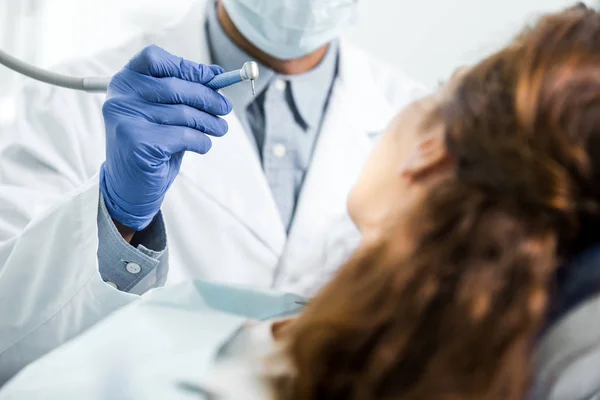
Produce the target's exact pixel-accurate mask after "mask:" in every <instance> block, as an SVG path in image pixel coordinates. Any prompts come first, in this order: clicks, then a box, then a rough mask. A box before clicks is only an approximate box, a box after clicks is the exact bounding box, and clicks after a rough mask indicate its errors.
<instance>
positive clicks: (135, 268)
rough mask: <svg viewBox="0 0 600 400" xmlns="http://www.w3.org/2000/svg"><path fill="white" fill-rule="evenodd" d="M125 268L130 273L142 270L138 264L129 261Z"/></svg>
mask: <svg viewBox="0 0 600 400" xmlns="http://www.w3.org/2000/svg"><path fill="white" fill-rule="evenodd" d="M125 269H127V272H129V273H130V274H138V273H139V272H140V271H141V270H142V267H140V265H139V264H136V263H134V262H130V263H127V265H126V266H125Z"/></svg>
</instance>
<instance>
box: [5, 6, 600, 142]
mask: <svg viewBox="0 0 600 400" xmlns="http://www.w3.org/2000/svg"><path fill="white" fill-rule="evenodd" d="M194 1H195V0H169V1H167V2H165V1H158V0H102V1H99V0H88V1H81V0H0V48H2V49H3V50H5V51H8V52H9V53H11V54H13V55H15V56H18V57H20V58H22V59H24V60H26V61H29V62H32V63H35V64H36V65H39V66H44V67H51V66H52V65H54V64H57V63H61V62H66V61H68V60H69V59H71V58H78V57H86V56H89V55H92V54H94V53H96V52H98V51H100V50H102V49H104V48H107V47H111V46H115V45H117V44H119V43H121V42H124V41H126V40H127V39H129V38H131V37H133V36H135V35H137V34H139V33H140V32H142V31H144V30H148V29H157V28H159V27H161V26H168V25H171V24H173V23H176V22H177V21H178V20H179V19H180V18H182V17H183V15H185V13H186V11H188V9H189V8H190V6H191V5H192V4H193V3H194ZM273 1H277V0H273ZM585 3H586V4H588V5H591V6H597V5H598V4H597V3H598V1H596V0H590V1H586V2H585ZM573 4H574V2H573V1H567V0H502V1H490V0H487V1H486V0H428V1H423V0H421V1H408V0H361V1H359V8H360V11H359V19H358V21H357V23H356V25H355V26H353V27H352V29H351V30H350V32H349V35H350V37H351V38H352V40H354V41H355V42H356V43H357V44H359V45H360V46H362V47H363V48H365V49H367V50H368V51H369V52H370V53H371V54H373V55H374V56H378V57H380V58H382V59H384V60H386V61H388V62H390V63H392V64H393V65H395V66H396V67H398V68H401V69H402V70H404V71H405V72H406V73H408V74H409V75H411V76H412V77H414V78H415V79H417V80H419V81H421V82H423V83H424V84H426V85H428V86H434V85H435V84H437V82H438V81H441V80H444V79H445V78H446V77H447V76H448V75H449V74H450V73H451V72H452V71H453V70H454V69H455V68H456V67H457V66H460V65H464V64H469V63H471V62H473V61H475V60H477V59H479V58H480V57H482V56H484V55H486V54H488V53H490V52H491V51H493V50H495V49H496V48H498V47H499V46H501V45H503V44H505V43H506V42H507V41H509V40H510V38H511V37H512V36H514V34H515V33H516V32H518V31H519V30H520V28H521V27H522V26H523V25H524V23H526V22H529V21H534V20H535V18H536V16H538V15H539V14H540V13H543V12H547V11H553V10H558V9H561V8H564V7H567V6H569V5H573ZM24 79H25V78H21V77H19V76H17V75H16V74H14V73H12V72H11V71H8V70H7V69H5V68H4V67H2V66H0V136H1V135H2V130H1V127H2V125H5V124H6V123H7V122H8V121H10V120H11V118H12V115H13V113H14V104H13V103H12V96H13V94H14V93H15V92H16V91H17V90H18V88H19V86H20V85H21V84H22V82H23V81H24Z"/></svg>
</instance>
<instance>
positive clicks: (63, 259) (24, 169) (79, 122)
mask: <svg viewBox="0 0 600 400" xmlns="http://www.w3.org/2000/svg"><path fill="white" fill-rule="evenodd" d="M200 3H201V4H199V6H198V7H197V8H194V9H193V10H192V12H191V13H190V14H189V16H188V17H186V19H184V20H183V21H181V22H180V23H178V24H177V25H175V26H173V27H171V28H169V29H168V30H166V31H165V32H162V33H160V34H157V35H147V36H144V37H141V38H139V39H138V40H135V41H133V42H131V43H128V44H127V45H125V46H123V47H121V48H119V49H115V50H112V51H110V52H106V53H103V54H101V55H99V56H98V57H97V58H95V59H93V60H91V61H88V62H85V63H79V64H77V63H74V64H72V66H71V67H69V68H63V70H64V71H66V72H69V73H73V74H76V75H88V76H89V75H100V76H103V75H104V76H106V75H110V74H113V73H115V72H116V71H118V70H119V69H120V68H122V66H123V65H124V64H125V63H126V62H127V60H128V59H129V58H130V57H131V56H132V55H133V54H135V53H136V52H137V51H139V50H140V49H142V48H143V47H144V46H146V45H148V44H150V43H154V44H157V45H159V46H161V47H163V48H165V49H166V50H168V51H170V52H172V53H174V54H177V55H179V56H182V57H185V58H187V59H191V60H196V61H198V62H205V63H207V62H210V58H209V54H208V51H207V44H206V37H205V29H204V16H203V13H204V9H205V4H202V3H204V1H201V2H200ZM107 29H109V27H108V26H107ZM423 93H424V91H423V90H422V89H421V87H420V86H418V85H417V84H415V83H413V82H412V81H411V80H409V79H408V78H406V77H405V76H403V75H402V74H401V73H398V72H396V71H392V70H390V69H387V68H386V67H384V66H382V65H379V64H378V63H376V62H375V61H374V60H372V58H371V57H370V56H368V55H367V54H365V53H364V52H362V51H360V50H358V49H356V48H354V47H353V46H351V45H350V44H348V43H347V42H345V41H342V43H341V45H340V67H339V77H338V79H337V81H336V83H335V85H334V87H333V91H332V94H331V101H330V104H329V109H328V111H327V114H326V116H325V120H324V124H323V127H322V131H321V134H320V138H319V141H318V143H317V145H316V149H315V152H314V157H313V160H312V164H311V167H310V170H309V171H308V174H307V177H306V180H305V182H304V188H303V191H302V193H301V196H300V198H299V202H298V205H297V209H296V214H295V219H294V222H293V225H292V227H291V230H290V232H289V235H287V236H286V232H285V229H284V227H283V224H282V222H281V220H280V217H279V213H278V211H277V207H276V204H275V202H274V200H273V197H272V194H271V192H270V188H269V186H268V184H267V181H266V179H265V176H264V174H263V172H262V169H261V164H260V160H259V158H258V156H257V152H256V151H255V149H254V148H253V146H252V144H251V141H250V140H249V139H248V135H247V133H246V132H244V130H243V128H242V125H241V123H240V121H239V120H238V119H237V118H236V116H235V115H231V116H229V117H228V118H227V121H228V123H229V133H228V134H227V135H225V136H224V137H223V138H215V139H214V140H213V147H212V149H211V151H210V152H209V153H208V154H207V155H204V156H201V155H197V154H192V153H190V154H186V156H185V158H184V161H183V165H182V167H181V172H180V175H179V176H178V177H177V179H176V181H175V183H174V184H173V186H172V187H171V189H170V190H169V192H168V194H167V196H166V199H165V202H164V204H163V207H162V211H163V215H164V220H165V224H166V230H167V236H168V246H169V253H170V262H169V264H170V270H169V279H168V283H176V282H180V281H184V280H187V279H190V278H197V279H204V280H208V281H216V282H228V283H233V284H236V283H237V284H246V285H254V286H257V287H264V288H268V287H276V288H278V289H281V290H284V291H290V292H295V293H301V294H310V293H312V292H313V291H314V290H315V289H316V288H317V287H319V286H320V285H322V284H323V283H324V282H325V281H326V280H327V279H328V278H329V277H330V275H331V274H332V273H333V272H334V271H335V269H336V268H337V267H338V266H339V264H340V262H341V261H342V260H343V259H344V258H345V257H346V256H347V254H348V253H349V252H350V251H351V250H352V248H353V247H354V245H355V243H356V242H357V238H358V233H357V232H356V230H355V228H354V226H353V225H352V224H351V223H350V221H349V219H348V217H347V212H346V197H347V194H348V192H349V190H350V188H351V186H352V185H353V182H354V181H355V179H356V178H357V176H358V174H359V171H360V169H361V166H362V165H363V162H364V161H365V159H366V158H367V156H368V154H369V151H370V149H371V148H372V146H373V143H374V141H375V137H376V135H377V134H378V133H379V132H381V131H382V130H383V129H384V128H385V126H386V125H387V123H388V122H389V121H390V119H391V118H392V117H393V116H394V115H395V114H396V113H397V112H398V110H400V109H401V108H402V107H403V106H405V105H407V104H408V103H410V102H411V101H412V100H413V99H415V98H417V97H419V96H421V95H422V94H423ZM103 98H104V96H103V95H101V94H94V95H91V94H87V93H79V92H73V91H69V90H66V89H60V88H54V87H50V86H47V85H43V84H33V85H30V86H29V87H28V88H26V90H25V91H24V93H23V95H22V96H21V97H20V99H19V103H18V110H19V112H20V115H19V116H18V119H17V121H18V122H17V125H16V126H15V127H14V130H12V131H11V132H7V134H9V135H11V137H10V138H9V140H8V142H9V144H8V146H7V147H5V148H4V149H3V150H2V151H1V152H0V316H1V319H0V384H1V382H2V380H3V377H4V378H6V377H8V376H10V375H11V374H13V373H14V372H15V371H17V370H18V369H19V368H21V367H22V366H23V365H25V364H26V363H27V362H30V361H31V360H33V359H35V358H37V357H39V356H40V355H42V354H44V353H45V352H47V351H49V350H51V349H52V348H54V347H56V346H57V345H59V344H61V343H63V342H64V341H65V340H67V339H68V338H70V337H72V336H74V335H76V334H78V333H79V332H81V331H82V330H83V329H85V328H86V327H88V326H90V325H92V324H93V323H95V322H96V321H97V320H99V319H101V318H103V317H104V316H105V315H107V314H108V313H110V312H111V311H113V310H114V309H116V308H118V307H119V306H121V305H123V304H126V303H128V302H129V301H130V300H131V298H134V296H132V295H129V294H126V293H119V292H117V291H116V290H114V289H112V288H111V287H108V286H107V285H106V284H105V283H103V282H102V280H101V279H100V278H99V276H98V272H97V260H96V250H97V226H96V212H97V206H98V190H97V183H96V182H95V180H96V179H95V178H94V175H95V174H96V173H97V171H98V168H99V166H100V164H101V163H102V161H103V159H104V127H103V120H102V115H101V104H102V101H103ZM90 179H91V181H89V180H90ZM86 182H88V183H86ZM82 185H87V186H85V188H84V189H83V190H82V189H81V187H82ZM68 193H75V194H72V196H74V197H70V198H69V199H67V200H65V197H66V196H67V194H68ZM57 204H58V205H57ZM49 207H50V209H51V210H52V211H50V214H47V210H48V208H49ZM51 207H55V208H53V209H52V208H51ZM32 220H33V221H34V222H33V224H31V225H29V226H28V228H27V229H25V231H24V232H23V229H24V227H25V226H26V225H27V224H28V223H29V222H30V221H32Z"/></svg>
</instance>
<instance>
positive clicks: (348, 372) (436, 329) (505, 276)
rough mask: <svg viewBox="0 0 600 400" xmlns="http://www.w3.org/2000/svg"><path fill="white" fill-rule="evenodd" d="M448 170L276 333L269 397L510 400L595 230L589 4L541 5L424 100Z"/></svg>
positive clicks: (596, 86) (597, 150) (597, 108)
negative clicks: (563, 276) (406, 217)
mask: <svg viewBox="0 0 600 400" xmlns="http://www.w3.org/2000/svg"><path fill="white" fill-rule="evenodd" d="M436 115H439V118H442V121H443V123H444V126H445V129H446V135H445V138H446V147H447V151H448V152H449V154H450V155H451V156H452V157H453V158H454V160H455V163H456V166H455V172H454V173H453V174H452V176H450V177H448V178H447V179H443V180H442V181H441V182H439V184H436V185H435V187H434V188H433V189H432V190H431V193H430V194H429V196H427V198H426V200H425V201H424V202H423V203H422V204H419V207H418V209H416V210H415V213H414V220H415V223H414V224H413V228H414V229H413V231H414V235H415V238H417V247H416V249H414V251H413V252H412V253H411V255H410V256H409V257H408V258H402V259H398V257H392V256H390V254H394V253H393V251H390V249H393V247H394V246H395V243H397V241H398V240H402V238H398V237H387V238H385V239H384V240H383V241H382V242H381V243H379V244H378V245H377V246H374V247H372V248H369V249H363V250H362V251H360V252H358V253H356V254H355V255H354V256H353V258H352V259H351V260H350V261H349V262H348V263H347V264H346V265H345V266H343V268H342V269H341V270H340V272H339V274H338V275H337V276H336V278H335V279H334V281H333V282H332V283H331V284H330V285H328V286H327V287H326V288H325V289H324V290H323V291H322V292H321V293H320V294H319V296H317V297H316V298H315V299H314V300H313V301H312V302H311V304H310V305H309V306H308V307H307V309H306V311H305V312H304V313H303V314H302V315H301V316H300V317H299V318H298V320H296V321H295V322H293V324H292V325H291V326H290V328H289V332H287V341H286V343H287V344H286V347H285V354H286V357H287V358H288V359H289V361H290V363H291V365H293V373H292V374H291V375H289V376H285V377H279V378H276V379H274V386H275V388H276V392H277V393H278V395H277V397H278V398H281V399H289V400H310V399H350V400H352V399H356V400H369V399H406V400H409V399H410V400H417V399H418V400H438V399H444V400H455V399H457V400H458V399H461V400H464V399H478V400H492V399H493V400H513V399H514V400H517V399H522V398H523V397H524V393H525V392H526V390H527V387H528V381H529V379H530V378H529V377H530V356H531V350H532V348H533V346H534V344H535V343H534V339H535V337H536V335H538V334H539V332H540V329H541V326H542V324H543V322H544V317H545V315H546V311H547V308H548V307H547V303H548V302H549V299H550V298H551V293H552V290H553V286H554V276H555V272H556V270H557V268H558V266H559V265H560V264H561V263H563V262H565V261H567V260H568V259H569V258H570V257H571V256H572V255H573V254H575V253H576V252H577V251H579V250H580V249H581V248H583V247H585V246H587V245H588V244H589V243H590V242H591V241H592V240H594V239H595V238H594V233H596V236H597V233H598V232H600V222H599V213H598V203H599V202H598V200H599V193H598V189H599V185H598V182H600V180H599V179H600V176H599V173H600V169H599V168H598V166H599V164H598V163H599V162H600V16H599V14H598V13H596V12H594V11H592V10H588V9H586V8H585V7H576V8H573V9H569V10H567V11H564V12H562V13H559V14H554V15H549V16H546V17H544V18H543V19H541V21H540V22H539V23H538V24H537V25H536V26H535V27H533V28H531V29H529V30H528V31H526V32H525V33H523V34H522V35H521V36H519V37H518V38H517V39H516V40H515V42H514V43H513V44H511V45H510V46H508V47H507V48H505V49H504V50H502V51H500V52H499V53H497V54H495V55H493V56H491V57H489V58H488V59H486V60H484V61H483V62H481V63H479V64H478V65H476V66H475V67H474V68H472V69H470V70H469V71H468V72H467V73H466V75H465V76H464V77H462V78H461V80H460V83H459V84H458V87H457V88H456V90H455V91H453V94H452V95H451V96H450V98H449V99H448V100H447V101H445V102H444V103H443V104H442V105H441V106H440V108H439V109H438V110H437V113H436Z"/></svg>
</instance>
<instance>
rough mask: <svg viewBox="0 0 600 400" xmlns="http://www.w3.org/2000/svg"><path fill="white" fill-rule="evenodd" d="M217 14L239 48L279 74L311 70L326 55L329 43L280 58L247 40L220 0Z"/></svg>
mask: <svg viewBox="0 0 600 400" xmlns="http://www.w3.org/2000/svg"><path fill="white" fill-rule="evenodd" d="M273 1H278V0H273ZM217 15H218V17H219V22H220V23H221V26H222V27H223V30H224V31H225V33H226V34H227V36H229V38H230V39H231V40H232V41H233V42H234V43H235V44H236V45H237V46H238V47H239V48H241V49H242V50H244V51H245V52H246V53H248V54H249V55H250V56H252V57H254V58H255V59H256V60H257V61H259V62H260V63H262V64H264V65H265V66H267V67H269V68H270V69H272V70H273V71H275V72H277V73H278V74H283V75H296V74H301V73H304V72H307V71H310V70H311V69H313V68H314V67H316V66H317V65H319V63H320V62H321V60H322V59H323V57H325V53H326V52H327V47H328V45H325V46H323V47H321V48H320V49H317V50H315V51H314V52H312V53H309V54H307V55H305V56H303V57H300V58H296V59H293V60H279V59H277V58H275V57H272V56H270V55H268V54H266V53H265V52H263V51H261V50H260V49H258V48H257V47H256V46H254V45H253V44H252V43H250V42H249V41H248V40H246V38H245V37H244V36H243V35H242V34H241V33H240V31H239V30H238V29H237V28H236V27H235V25H234V24H233V21H231V18H229V14H227V11H226V10H225V7H223V4H221V2H220V1H218V6H217Z"/></svg>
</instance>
